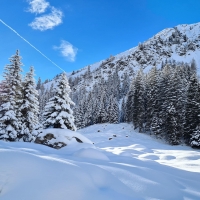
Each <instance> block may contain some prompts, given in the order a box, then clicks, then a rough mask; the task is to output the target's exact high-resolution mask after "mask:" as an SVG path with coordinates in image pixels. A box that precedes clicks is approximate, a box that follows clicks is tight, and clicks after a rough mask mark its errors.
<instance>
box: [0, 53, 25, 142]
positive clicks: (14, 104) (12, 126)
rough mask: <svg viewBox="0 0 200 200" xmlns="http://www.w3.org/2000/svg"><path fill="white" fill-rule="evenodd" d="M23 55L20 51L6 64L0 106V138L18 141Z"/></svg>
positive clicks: (20, 126) (20, 123)
mask: <svg viewBox="0 0 200 200" xmlns="http://www.w3.org/2000/svg"><path fill="white" fill-rule="evenodd" d="M21 66H22V63H21V56H20V55H19V51H18V50H17V51H16V54H15V55H13V56H12V57H11V58H10V64H8V65H6V66H5V72H4V76H3V77H4V88H3V91H2V93H1V100H2V104H1V106H0V139H3V140H7V141H16V140H18V137H19V135H20V132H21V128H22V114H21V112H20V109H19V108H20V106H21V104H22V76H21V72H22V69H21Z"/></svg>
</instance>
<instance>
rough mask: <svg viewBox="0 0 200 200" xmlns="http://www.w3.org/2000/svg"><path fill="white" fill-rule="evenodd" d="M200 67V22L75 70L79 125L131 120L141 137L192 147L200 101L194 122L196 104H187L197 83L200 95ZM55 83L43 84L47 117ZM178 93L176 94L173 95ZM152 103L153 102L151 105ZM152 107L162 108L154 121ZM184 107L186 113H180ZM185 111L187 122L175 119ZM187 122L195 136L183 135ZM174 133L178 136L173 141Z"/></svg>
mask: <svg viewBox="0 0 200 200" xmlns="http://www.w3.org/2000/svg"><path fill="white" fill-rule="evenodd" d="M199 66H200V23H197V24H192V25H179V26H177V27H174V28H169V29H165V30H163V31H161V32H160V33H158V34H156V35H155V36H153V37H152V38H150V39H149V40H147V41H145V42H143V43H140V44H139V45H138V46H137V47H135V48H132V49H130V50H128V51H126V52H123V53H120V54H118V55H116V56H110V57H109V58H108V59H106V60H103V61H100V62H98V63H95V64H93V65H88V66H87V67H85V68H82V69H80V70H78V71H73V72H72V73H71V74H70V75H69V77H68V78H69V83H70V86H71V90H72V93H71V98H72V100H73V101H74V102H75V104H76V106H75V107H74V108H73V109H74V115H75V123H76V126H77V127H78V128H82V127H85V126H89V125H91V124H95V123H104V122H110V123H119V122H124V121H128V122H133V124H134V127H135V128H139V131H140V132H145V131H148V132H151V133H154V134H156V135H159V134H158V133H165V134H164V137H165V138H167V140H168V141H169V142H170V143H171V144H179V143H180V142H182V141H185V142H186V143H191V137H192V136H191V133H192V132H194V131H198V130H196V127H197V126H198V125H199V122H198V120H196V122H195V123H193V120H192V118H193V119H194V118H195V117H196V118H198V113H200V111H198V109H199V108H198V106H197V104H198V102H199V99H198V97H197V95H193V97H195V98H197V99H195V102H196V104H195V105H194V107H193V109H194V110H195V113H196V115H195V116H190V117H189V118H190V119H188V118H187V117H188V116H189V115H188V116H186V115H187V114H188V112H189V111H188V112H187V109H188V110H189V109H190V108H189V106H193V105H189V104H187V100H188V98H189V97H188V94H189V92H191V91H192V89H191V88H190V87H193V86H192V84H194V85H195V84H196V86H195V87H196V88H195V89H194V90H193V92H194V93H193V94H195V93H196V94H197V93H198V92H199V80H198V78H197V74H198V72H199ZM153 74H154V75H153ZM56 78H57V77H55V79H56ZM175 79H176V84H177V85H176V86H175V85H174V83H175V82H174V80H175ZM192 81H193V82H192ZM130 83H131V84H130ZM53 84H54V81H46V83H45V84H41V83H38V89H40V94H41V95H40V106H41V109H40V110H41V117H42V110H43V108H44V105H45V102H46V101H48V99H49V98H50V97H51V96H52V95H53V93H52V89H50V88H53ZM130 85H131V86H130ZM137 86H138V88H137ZM47 88H48V89H47ZM189 88H190V89H189ZM49 89H50V92H49V91H48V90H49ZM153 90H154V91H153ZM172 90H173V91H174V93H173V95H172V94H171V93H170V92H173V91H172ZM189 90H190V91H189ZM179 91H182V92H181V94H178V93H179ZM188 91H189V92H188ZM178 95H179V96H178ZM190 95H191V94H190ZM170 96H171V97H170ZM151 98H153V99H151ZM180 98H182V100H181V102H179V101H180ZM190 98H192V97H190ZM150 99H151V100H152V102H149V100H150ZM176 101H178V102H179V104H176V103H175V102H176ZM190 101H192V99H190ZM158 102H160V104H158ZM164 102H165V103H164ZM199 103H200V102H199ZM175 104H176V105H175ZM164 105H165V106H164ZM148 106H149V107H148ZM154 106H156V107H154ZM195 106H196V107H195ZM150 107H151V108H152V107H154V108H156V111H155V110H151V114H150V115H151V116H149V112H150V110H149V109H151V108H150ZM180 107H181V108H184V110H182V111H180V110H178V109H179V108H180ZM138 109H139V110H138ZM129 111H131V112H129ZM179 111H180V112H181V116H183V120H182V121H181V119H180V118H181V117H180V116H179V117H178V118H179V119H178V118H177V117H174V118H173V117H172V115H175V113H179ZM161 113H162V114H161ZM164 113H165V114H164ZM166 113H168V114H169V115H167V114H166ZM186 113H187V114H186ZM178 115H180V113H179V114H178ZM147 116H148V117H149V118H148V117H147ZM161 116H162V117H161ZM147 118H148V119H147ZM172 118H173V120H172V121H170V119H172ZM158 119H159V120H158ZM185 120H186V121H187V120H190V122H189V121H188V122H187V123H192V125H191V126H192V128H191V127H187V128H188V129H191V131H190V133H189V135H185V134H186V131H183V129H184V130H186V129H187V128H186V127H185V126H186V121H185ZM169 121H170V122H169ZM167 122H169V123H168V124H167ZM164 124H165V125H164ZM166 124H167V125H166ZM172 124H173V126H172ZM168 126H170V127H174V129H173V131H171V130H170V131H169V130H167V127H168ZM180 126H181V127H182V128H181V129H180ZM181 130H182V132H181V133H180V131H181ZM169 132H173V133H174V135H173V134H172V135H171V136H169V134H167V133H169ZM166 135H167V136H166ZM168 136H169V137H168ZM199 143H200V141H199ZM193 146H195V145H193ZM196 146H198V145H196Z"/></svg>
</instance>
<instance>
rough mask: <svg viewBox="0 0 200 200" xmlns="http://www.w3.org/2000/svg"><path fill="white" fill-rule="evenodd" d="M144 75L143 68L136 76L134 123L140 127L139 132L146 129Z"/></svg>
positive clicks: (136, 126)
mask: <svg viewBox="0 0 200 200" xmlns="http://www.w3.org/2000/svg"><path fill="white" fill-rule="evenodd" d="M144 94H145V87H144V75H143V71H142V69H141V70H140V71H138V74H137V76H136V78H135V88H134V94H133V124H134V127H135V129H136V128H139V132H143V131H144V122H145V120H144V119H145V102H144Z"/></svg>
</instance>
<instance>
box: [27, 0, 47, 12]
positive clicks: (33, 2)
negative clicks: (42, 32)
mask: <svg viewBox="0 0 200 200" xmlns="http://www.w3.org/2000/svg"><path fill="white" fill-rule="evenodd" d="M28 3H29V5H30V7H29V8H28V12H31V13H36V14H41V13H44V12H45V11H46V9H47V8H48V7H49V6H50V4H49V2H46V1H45V0H28Z"/></svg>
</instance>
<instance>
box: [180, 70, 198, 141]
mask: <svg viewBox="0 0 200 200" xmlns="http://www.w3.org/2000/svg"><path fill="white" fill-rule="evenodd" d="M199 105H200V86H199V82H198V79H197V76H196V73H195V74H193V76H192V77H191V78H190V82H189V85H188V90H187V100H186V112H185V131H184V139H185V142H186V144H189V142H190V139H191V137H192V134H193V133H194V132H195V130H196V128H197V126H199V124H200V116H199V113H200V106H199Z"/></svg>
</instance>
